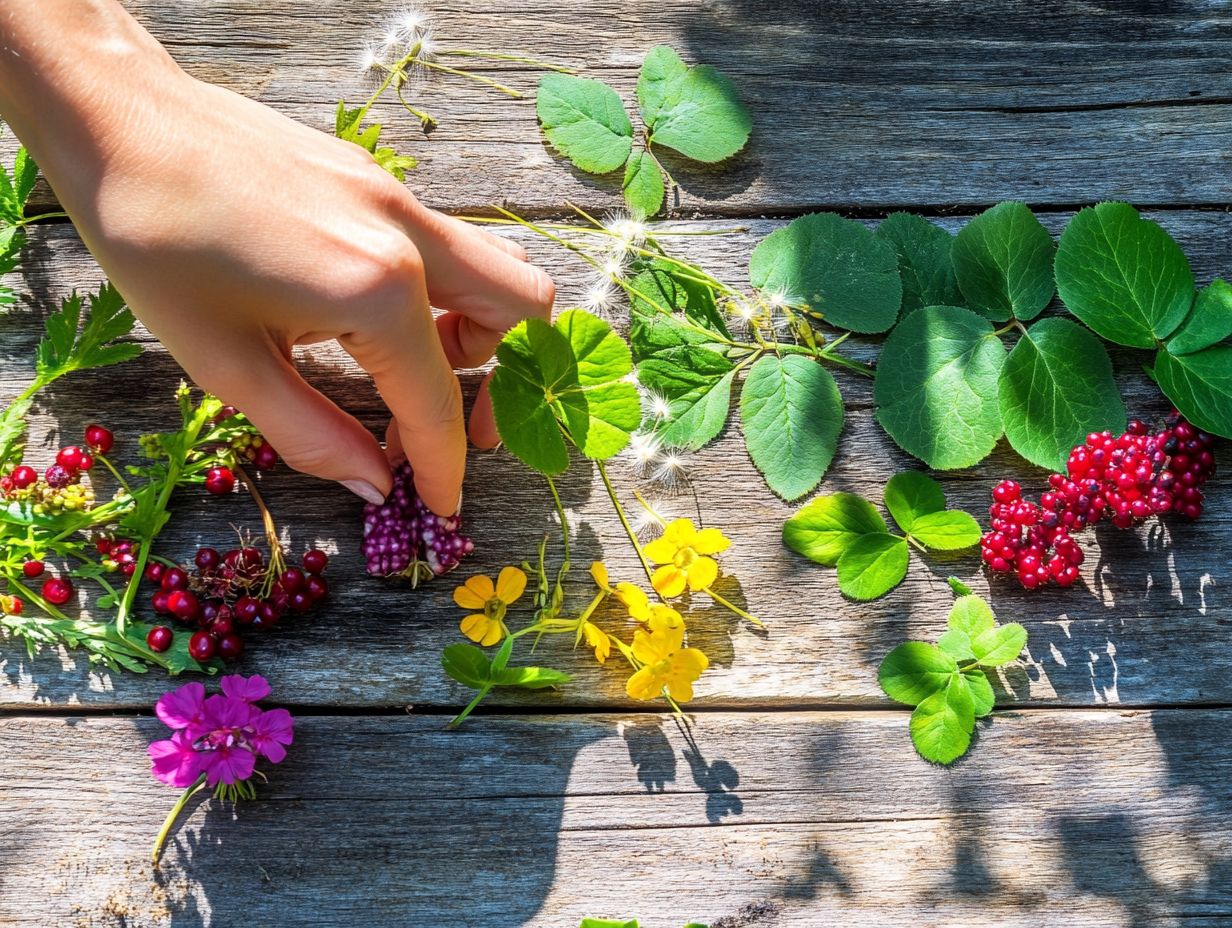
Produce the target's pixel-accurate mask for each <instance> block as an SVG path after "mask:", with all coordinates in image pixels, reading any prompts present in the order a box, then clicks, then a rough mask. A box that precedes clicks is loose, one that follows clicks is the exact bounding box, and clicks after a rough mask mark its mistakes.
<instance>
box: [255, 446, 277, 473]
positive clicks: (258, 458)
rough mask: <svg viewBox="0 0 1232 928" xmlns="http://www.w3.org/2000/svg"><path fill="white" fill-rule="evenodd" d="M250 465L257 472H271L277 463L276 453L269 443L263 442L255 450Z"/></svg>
mask: <svg viewBox="0 0 1232 928" xmlns="http://www.w3.org/2000/svg"><path fill="white" fill-rule="evenodd" d="M252 463H253V466H254V467H256V469H257V470H273V469H274V466H275V465H276V464H277V463H278V452H277V451H275V450H274V449H273V447H272V446H271V445H270V443H269V442H264V443H263V444H262V445H261V447H259V448H258V449H257V451H256V455H255V456H254V457H253V459H252Z"/></svg>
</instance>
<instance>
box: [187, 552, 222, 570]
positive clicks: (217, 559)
mask: <svg viewBox="0 0 1232 928" xmlns="http://www.w3.org/2000/svg"><path fill="white" fill-rule="evenodd" d="M193 561H194V563H196V565H197V569H198V570H201V571H209V570H214V569H215V568H217V567H218V565H219V564H221V563H222V555H221V554H219V553H218V551H217V550H215V549H214V548H198V549H197V554H196V556H195V557H194V558H193Z"/></svg>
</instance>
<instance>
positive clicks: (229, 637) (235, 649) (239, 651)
mask: <svg viewBox="0 0 1232 928" xmlns="http://www.w3.org/2000/svg"><path fill="white" fill-rule="evenodd" d="M243 654H244V639H243V638H241V637H240V636H239V635H237V634H235V632H230V633H228V634H225V635H223V636H222V637H220V638H219V639H218V656H219V657H221V658H222V659H223V660H224V661H226V662H227V663H228V664H230V663H232V662H234V661H238V660H239V659H240V658H241V657H242V656H243Z"/></svg>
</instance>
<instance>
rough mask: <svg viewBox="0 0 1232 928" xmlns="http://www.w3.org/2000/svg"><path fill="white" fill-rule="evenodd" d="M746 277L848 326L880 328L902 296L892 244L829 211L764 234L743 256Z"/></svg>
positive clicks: (868, 330)
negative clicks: (746, 257)
mask: <svg viewBox="0 0 1232 928" xmlns="http://www.w3.org/2000/svg"><path fill="white" fill-rule="evenodd" d="M749 281H750V282H751V283H752V284H753V286H754V287H756V288H757V289H758V290H762V291H764V292H766V293H769V294H772V295H777V296H781V297H782V298H783V299H784V300H785V301H786V302H787V303H789V304H791V305H794V306H799V305H806V306H808V307H809V308H810V309H811V310H812V311H813V312H816V313H820V314H821V316H822V317H823V318H824V319H825V321H826V322H827V323H829V324H830V325H832V326H836V327H838V328H840V329H850V330H851V331H852V332H864V333H875V332H884V331H886V329H888V328H890V326H892V325H894V321H895V320H896V319H897V318H898V311H899V307H900V306H901V305H902V299H903V288H902V281H901V279H900V278H899V274H898V256H897V255H896V254H895V253H894V248H893V247H892V246H891V245H890V243H889V242H887V241H885V240H884V239H881V238H878V237H877V236H875V235H874V234H873V233H872V232H870V231H869V230H868V229H867V228H865V227H864V226H863V225H861V224H860V223H858V222H853V221H852V220H850V219H844V218H843V217H842V216H839V215H837V214H835V213H812V214H810V215H807V216H801V217H800V218H799V219H796V220H794V221H792V223H791V224H790V225H788V226H786V227H784V228H782V229H779V230H777V231H775V232H772V233H770V234H769V235H768V236H766V238H765V239H763V240H762V241H761V243H760V244H758V246H757V248H755V249H754V251H753V256H752V258H751V259H750V260H749Z"/></svg>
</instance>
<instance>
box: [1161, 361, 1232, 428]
mask: <svg viewBox="0 0 1232 928" xmlns="http://www.w3.org/2000/svg"><path fill="white" fill-rule="evenodd" d="M1155 379H1156V380H1157V381H1158V382H1159V388H1160V389H1161V390H1163V391H1164V395H1165V396H1166V397H1168V399H1170V400H1171V401H1172V403H1173V405H1175V406H1176V408H1177V409H1179V410H1180V411H1181V414H1182V415H1183V416H1184V417H1185V418H1186V419H1188V420H1189V421H1190V422H1192V423H1193V424H1194V425H1196V426H1197V427H1198V428H1200V429H1203V430H1205V431H1207V432H1212V433H1214V434H1215V435H1222V436H1223V437H1224V438H1232V345H1216V346H1215V347H1213V348H1206V349H1204V350H1202V351H1195V352H1194V353H1193V354H1187V355H1182V356H1181V357H1175V356H1173V355H1172V354H1170V353H1168V352H1167V351H1161V352H1159V354H1158V355H1157V356H1156V358H1155Z"/></svg>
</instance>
